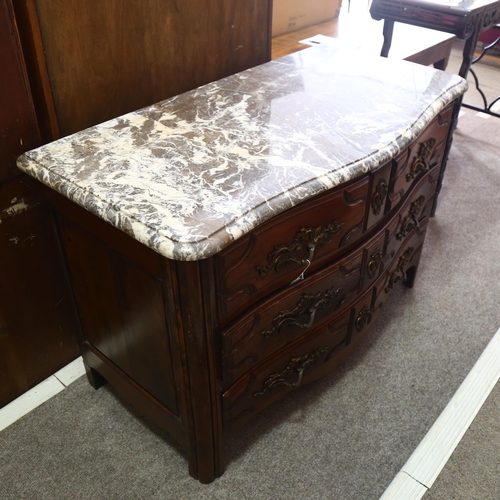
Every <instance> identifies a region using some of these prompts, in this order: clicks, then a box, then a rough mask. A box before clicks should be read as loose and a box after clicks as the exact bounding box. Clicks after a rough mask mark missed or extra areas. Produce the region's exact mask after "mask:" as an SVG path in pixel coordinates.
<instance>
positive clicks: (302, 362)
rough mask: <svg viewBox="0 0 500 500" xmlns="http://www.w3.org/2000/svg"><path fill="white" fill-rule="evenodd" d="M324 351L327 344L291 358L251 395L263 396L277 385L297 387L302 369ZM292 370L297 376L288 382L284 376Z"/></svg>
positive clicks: (313, 362) (314, 361)
mask: <svg viewBox="0 0 500 500" xmlns="http://www.w3.org/2000/svg"><path fill="white" fill-rule="evenodd" d="M326 352H328V346H325V347H320V348H319V349H316V350H315V351H312V352H310V353H308V354H305V355H304V356H300V357H297V358H292V359H291V360H290V361H289V362H288V365H287V367H286V368H285V369H284V370H283V371H282V372H280V373H273V374H272V375H269V377H268V379H267V380H266V381H265V382H264V388H263V389H262V391H260V392H254V394H253V396H254V397H255V398H257V397H259V396H264V394H266V393H267V392H269V391H271V390H272V389H274V388H275V387H278V386H285V387H298V386H299V385H300V383H301V382H302V375H303V374H304V370H305V369H306V368H308V367H309V366H311V365H313V364H315V363H316V362H317V361H318V358H319V357H320V356H322V355H323V354H325V353H326ZM293 371H296V372H297V373H298V374H299V376H298V378H297V380H296V381H295V382H293V383H292V382H288V381H287V380H286V378H285V377H287V376H288V375H289V374H290V373H292V372H293Z"/></svg>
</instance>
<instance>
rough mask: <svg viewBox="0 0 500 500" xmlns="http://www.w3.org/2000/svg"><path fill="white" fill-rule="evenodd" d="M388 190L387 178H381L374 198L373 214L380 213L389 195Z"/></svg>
mask: <svg viewBox="0 0 500 500" xmlns="http://www.w3.org/2000/svg"><path fill="white" fill-rule="evenodd" d="M388 191H389V188H388V186H387V182H386V181H385V179H380V181H379V182H378V184H377V188H376V189H375V193H374V194H373V198H372V211H373V215H379V214H380V212H381V211H382V207H383V206H384V201H385V197H386V196H387V192H388Z"/></svg>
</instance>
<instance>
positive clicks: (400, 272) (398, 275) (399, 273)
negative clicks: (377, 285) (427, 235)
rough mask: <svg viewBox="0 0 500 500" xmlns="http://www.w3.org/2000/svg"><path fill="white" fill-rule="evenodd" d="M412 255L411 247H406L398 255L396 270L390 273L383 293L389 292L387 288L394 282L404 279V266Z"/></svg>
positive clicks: (392, 285)
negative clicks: (401, 253)
mask: <svg viewBox="0 0 500 500" xmlns="http://www.w3.org/2000/svg"><path fill="white" fill-rule="evenodd" d="M412 255H413V247H410V248H407V249H406V250H405V252H404V253H403V255H401V257H399V261H398V265H397V267H396V270H395V271H394V272H393V273H392V274H391V275H390V277H389V283H388V284H387V286H386V287H385V293H389V290H390V289H391V288H393V287H394V284H395V283H397V282H398V281H404V280H405V279H406V266H408V264H409V263H410V260H411V258H412Z"/></svg>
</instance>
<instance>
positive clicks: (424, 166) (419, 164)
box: [406, 138, 436, 182]
mask: <svg viewBox="0 0 500 500" xmlns="http://www.w3.org/2000/svg"><path fill="white" fill-rule="evenodd" d="M435 144H436V139H434V138H431V139H429V140H428V141H425V142H423V143H422V144H420V149H419V150H418V154H417V156H415V158H413V162H412V164H411V166H410V171H409V172H408V173H407V174H406V182H411V181H412V180H413V179H414V178H415V176H416V175H418V174H419V173H420V172H428V171H429V163H428V158H429V156H430V154H431V152H432V149H433V148H434V146H435Z"/></svg>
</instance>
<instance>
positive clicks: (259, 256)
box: [215, 176, 369, 324]
mask: <svg viewBox="0 0 500 500" xmlns="http://www.w3.org/2000/svg"><path fill="white" fill-rule="evenodd" d="M368 185H369V178H368V176H364V177H363V178H362V179H361V180H359V181H357V182H355V183H353V184H350V185H349V186H347V187H344V188H342V189H339V190H334V191H333V192H331V193H326V194H324V195H320V196H318V197H316V198H315V199H313V200H310V201H307V202H305V203H302V204H299V205H297V206H296V207H295V208H293V209H292V210H289V211H287V212H285V213H283V214H281V215H278V216H276V217H274V218H273V219H271V220H270V221H268V222H267V223H265V224H263V225H262V226H261V227H259V228H257V229H256V230H255V231H253V232H252V233H250V234H249V235H247V236H244V237H243V238H241V239H240V240H238V241H236V242H235V243H234V244H233V245H231V246H230V247H228V248H227V249H226V250H223V251H222V252H220V254H218V256H216V258H215V266H216V286H217V292H218V296H219V300H218V303H219V311H218V313H219V320H220V323H221V324H225V323H227V322H228V321H229V320H230V319H231V318H232V317H234V316H235V315H236V314H238V313H240V312H241V309H242V307H243V305H245V306H248V305H250V304H252V303H254V302H255V301H256V300H258V299H260V298H262V297H263V296H264V295H265V294H267V293H270V292H271V291H273V290H276V289H278V288H279V287H281V286H284V285H288V284H290V283H291V282H293V281H295V280H301V279H303V278H304V277H307V276H308V275H310V274H311V273H312V271H314V270H315V269H318V268H319V267H320V266H321V265H324V264H326V262H327V261H328V260H330V259H332V257H333V256H334V254H335V253H336V252H337V251H338V250H339V248H341V247H343V246H345V245H347V244H350V243H351V242H353V241H354V240H356V239H357V238H358V237H359V236H360V235H361V234H362V233H363V225H364V214H365V208H366V202H367V194H368Z"/></svg>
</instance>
